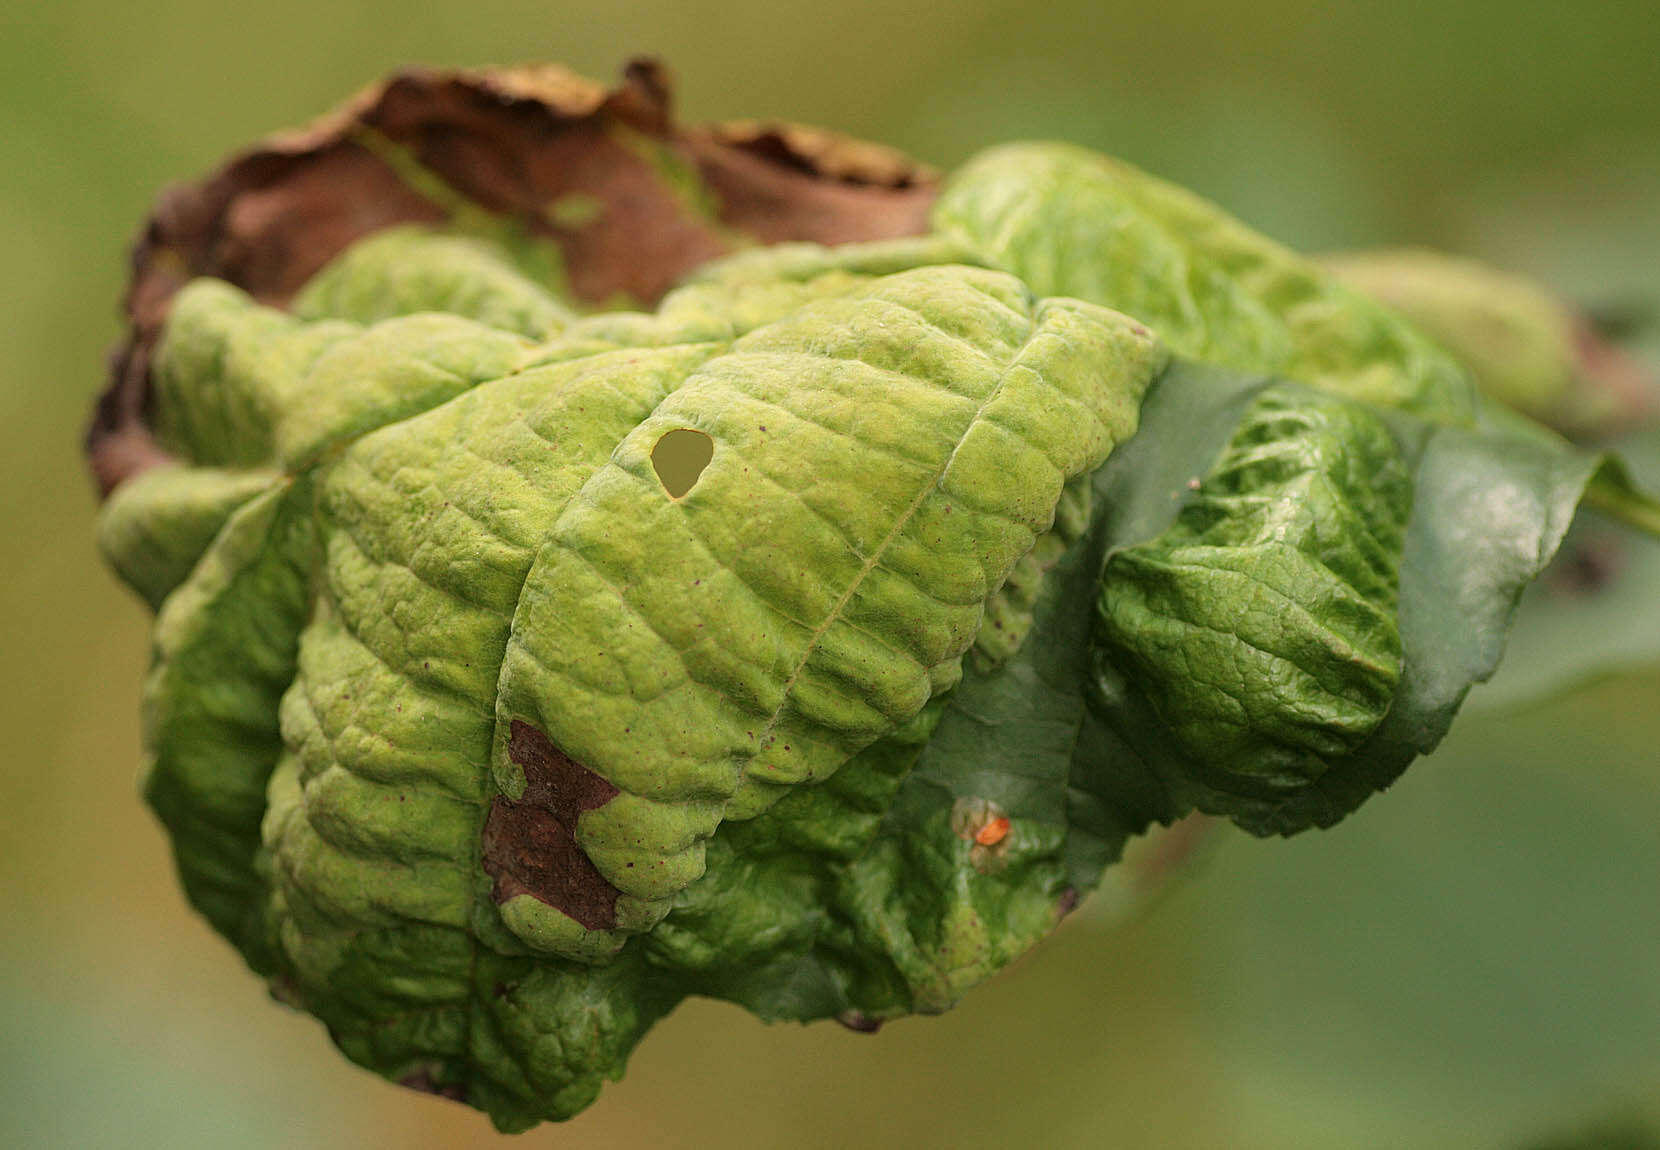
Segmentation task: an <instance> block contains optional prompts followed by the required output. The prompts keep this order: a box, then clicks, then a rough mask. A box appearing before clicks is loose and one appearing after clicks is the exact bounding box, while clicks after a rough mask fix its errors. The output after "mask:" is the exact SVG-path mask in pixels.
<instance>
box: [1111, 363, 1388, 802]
mask: <svg viewBox="0 0 1660 1150" xmlns="http://www.w3.org/2000/svg"><path fill="white" fill-rule="evenodd" d="M1411 505H1412V488H1411V484H1410V482H1409V479H1408V476H1407V473H1406V469H1405V466H1404V465H1403V462H1402V459H1401V454H1400V450H1399V448H1398V447H1397V446H1396V444H1395V441H1394V440H1393V439H1392V438H1391V437H1390V434H1389V431H1388V429H1387V428H1386V427H1385V426H1384V424H1383V422H1382V421H1381V420H1380V419H1379V418H1378V417H1377V416H1376V415H1373V414H1372V413H1371V412H1369V411H1367V410H1365V409H1364V408H1360V407H1356V406H1354V405H1351V404H1345V403H1343V402H1341V401H1339V400H1334V399H1327V398H1324V397H1311V396H1308V395H1306V394H1304V395H1299V394H1297V393H1295V392H1292V391H1275V390H1268V391H1265V392H1263V393H1261V394H1260V395H1258V396H1257V398H1256V399H1255V401H1253V402H1252V404H1251V406H1250V407H1249V408H1248V409H1247V410H1246V412H1245V417H1244V419H1243V420H1242V421H1241V423H1240V425H1239V427H1238V429H1237V430H1236V431H1235V432H1234V436H1233V439H1232V440H1231V441H1230V442H1229V444H1228V447H1227V449H1226V450H1225V451H1224V452H1223V454H1222V457H1221V458H1220V459H1219V460H1218V461H1217V463H1216V465H1215V466H1214V467H1212V468H1211V470H1210V472H1209V473H1208V474H1207V475H1206V476H1205V477H1204V478H1203V479H1202V480H1200V481H1199V484H1198V487H1197V488H1196V489H1195V490H1194V492H1193V495H1192V497H1191V498H1190V499H1189V500H1188V502H1187V503H1186V505H1185V506H1184V507H1183V508H1182V511H1181V514H1180V515H1179V516H1178V517H1177V519H1176V522H1175V523H1174V524H1172V525H1171V527H1170V528H1169V529H1167V530H1166V531H1165V532H1163V533H1162V534H1161V535H1159V536H1158V537H1157V538H1155V539H1152V540H1149V541H1147V542H1145V543H1139V544H1136V545H1134V546H1130V547H1125V548H1122V549H1120V550H1117V551H1115V552H1114V553H1113V554H1112V556H1111V557H1110V558H1109V559H1108V560H1107V564H1106V568H1105V570H1104V571H1103V572H1102V575H1101V584H1102V591H1101V604H1100V635H1101V643H1102V647H1103V658H1104V659H1105V660H1106V661H1107V662H1109V663H1111V664H1112V666H1113V667H1114V668H1115V670H1116V671H1117V672H1118V673H1120V674H1122V675H1124V676H1125V677H1126V678H1128V679H1130V680H1133V681H1134V682H1135V683H1136V685H1137V686H1138V687H1139V689H1140V690H1141V691H1142V692H1144V693H1145V694H1146V696H1147V698H1148V700H1149V702H1150V703H1151V704H1152V706H1153V708H1154V710H1156V711H1157V712H1158V714H1159V715H1160V717H1161V718H1162V719H1163V720H1164V722H1165V724H1166V725H1167V726H1168V727H1169V729H1170V732H1171V736H1172V738H1173V739H1174V741H1175V742H1176V743H1177V744H1178V745H1179V746H1180V747H1181V748H1182V750H1183V752H1184V753H1185V754H1186V755H1187V756H1188V757H1189V758H1191V759H1192V760H1194V761H1195V762H1198V763H1202V764H1204V765H1205V766H1206V767H1207V768H1208V769H1209V770H1210V771H1211V772H1212V773H1213V777H1215V778H1216V779H1217V780H1218V783H1217V785H1219V786H1221V787H1223V788H1224V789H1226V788H1227V787H1228V782H1229V781H1232V780H1237V781H1238V782H1240V783H1244V784H1246V785H1248V786H1255V787H1262V788H1268V789H1278V788H1284V789H1296V788H1298V787H1301V786H1303V785H1304V784H1306V783H1308V782H1310V781H1311V780H1313V779H1317V778H1319V777H1320V776H1321V775H1322V774H1324V773H1325V770H1326V768H1327V766H1328V765H1329V763H1330V762H1331V761H1333V760H1335V759H1337V758H1340V757H1342V756H1343V755H1345V754H1347V753H1349V752H1351V751H1353V750H1354V749H1355V748H1356V747H1358V746H1359V745H1360V744H1361V743H1362V742H1363V741H1364V740H1365V739H1366V737H1367V736H1368V735H1370V734H1371V733H1372V731H1373V730H1375V729H1376V728H1377V725H1378V723H1379V722H1380V721H1381V720H1382V719H1383V716H1384V714H1385V712H1387V711H1388V710H1389V707H1390V704H1391V702H1392V701H1393V699H1394V695H1395V690H1396V687H1397V686H1398V685H1399V682H1400V676H1401V640H1400V632H1399V630H1398V628H1397V626H1396V622H1395V619H1396V599H1397V589H1398V584H1399V578H1400V574H1399V567H1400V560H1401V544H1402V537H1403V535H1404V534H1405V527H1406V521H1407V516H1408V513H1409V512H1410V510H1411Z"/></svg>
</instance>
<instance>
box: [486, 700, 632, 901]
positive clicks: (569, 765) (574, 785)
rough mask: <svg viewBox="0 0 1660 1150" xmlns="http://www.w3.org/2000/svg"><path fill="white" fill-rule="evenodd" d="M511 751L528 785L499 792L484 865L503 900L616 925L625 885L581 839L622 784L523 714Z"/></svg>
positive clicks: (488, 827)
mask: <svg viewBox="0 0 1660 1150" xmlns="http://www.w3.org/2000/svg"><path fill="white" fill-rule="evenodd" d="M507 756H508V758H510V759H512V760H513V761H514V762H515V763H517V764H518V765H519V766H520V767H521V768H523V769H524V773H525V789H524V793H523V794H522V795H520V796H519V798H518V799H516V800H515V799H510V798H508V797H507V796H505V795H497V796H496V798H495V801H494V802H493V803H491V804H490V817H489V818H488V819H486V820H485V823H484V835H483V851H484V870H485V873H486V874H488V875H489V876H490V877H491V878H492V879H494V880H495V885H494V887H493V889H492V892H491V893H492V896H493V897H494V898H495V900H496V903H497V904H498V905H499V904H501V903H504V902H506V901H507V900H508V899H511V898H516V897H518V896H519V895H521V894H528V895H530V896H531V897H532V898H534V899H536V900H537V901H539V902H543V903H546V904H547V905H548V906H551V907H553V908H554V909H555V910H558V911H561V912H563V913H564V914H566V915H569V916H570V917H571V918H572V919H574V920H575V921H577V922H579V923H581V924H582V925H583V926H585V927H587V928H588V929H589V930H610V929H612V928H614V927H615V926H616V925H617V893H618V892H617V888H616V887H614V886H612V885H611V884H610V883H609V882H607V881H606V880H605V876H604V875H602V874H600V873H599V869H598V868H597V867H595V866H594V864H593V862H592V861H591V860H590V859H589V858H588V856H587V855H586V854H584V853H583V850H582V848H581V847H580V846H579V845H578V844H577V841H576V823H577V819H579V818H581V817H582V812H583V811H591V810H593V809H594V808H596V807H602V806H604V805H605V804H606V803H608V802H610V801H611V800H612V799H613V798H615V797H616V795H617V788H616V787H614V786H612V785H611V784H610V783H608V782H606V781H605V780H604V779H602V778H600V776H599V775H597V774H595V773H594V772H593V771H591V770H589V769H588V768H587V767H585V766H583V765H582V764H581V763H579V762H577V761H576V760H575V759H573V758H571V757H570V756H569V755H567V754H566V753H565V752H564V751H562V750H560V749H559V748H558V747H556V746H554V744H553V740H551V739H549V738H548V737H547V735H546V734H544V733H543V732H541V731H539V730H537V729H536V728H535V727H533V726H531V725H530V724H529V723H526V722H524V721H523V720H521V719H514V720H513V725H512V728H511V729H510V732H509V737H508V743H507Z"/></svg>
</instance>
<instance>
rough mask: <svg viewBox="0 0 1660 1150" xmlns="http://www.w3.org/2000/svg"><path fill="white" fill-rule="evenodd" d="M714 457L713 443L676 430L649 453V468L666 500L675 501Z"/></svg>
mask: <svg viewBox="0 0 1660 1150" xmlns="http://www.w3.org/2000/svg"><path fill="white" fill-rule="evenodd" d="M714 457H715V441H714V440H713V439H710V438H709V437H708V436H707V435H705V434H703V432H701V431H693V430H692V429H691V428H689V427H677V428H675V429H674V430H673V431H670V432H667V433H665V434H664V436H663V438H661V439H659V440H658V441H657V445H656V446H655V447H653V448H652V449H651V466H652V467H653V468H654V469H655V470H656V472H657V480H658V482H659V483H661V484H662V485H663V490H664V491H667V492H668V493H669V498H670V499H679V498H680V497H681V496H682V495H684V494H686V492H688V491H690V490H691V489H692V487H693V485H694V484H696V483H697V477H698V476H700V475H702V474H703V469H704V468H705V467H708V466H709V461H710V460H711V459H713V458H714Z"/></svg>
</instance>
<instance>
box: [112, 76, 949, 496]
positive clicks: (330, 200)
mask: <svg viewBox="0 0 1660 1150" xmlns="http://www.w3.org/2000/svg"><path fill="white" fill-rule="evenodd" d="M399 157H404V158H406V159H407V160H412V161H414V164H415V165H416V166H417V167H418V169H421V170H422V172H421V173H420V174H419V177H420V178H411V172H410V171H409V170H408V166H407V164H405V163H401V162H400V160H399ZM428 181H430V183H429V182H428ZM936 186H937V181H936V177H935V175H934V173H933V172H931V171H929V170H928V169H925V168H923V167H921V166H919V165H917V164H916V163H914V162H912V161H910V160H908V159H907V158H905V157H904V156H902V155H900V154H899V153H897V152H894V151H892V150H890V149H887V148H882V147H878V146H876V145H873V144H865V143H862V142H860V141H856V140H851V139H848V138H847V137H844V136H840V135H837V134H835V133H832V132H826V131H821V130H817V129H809V128H801V127H796V126H793V125H787V124H771V123H768V124H731V125H724V126H716V127H706V128H690V129H687V128H681V127H678V126H677V125H676V124H675V123H674V120H673V116H672V105H671V100H670V90H669V78H668V74H667V72H666V71H665V69H664V68H663V67H662V66H661V65H660V64H658V63H656V62H655V61H652V60H636V61H634V62H632V63H630V64H629V65H628V67H627V69H626V70H625V72H624V77H623V82H622V84H621V85H620V86H619V87H618V88H616V89H615V90H612V91H606V90H605V89H604V88H602V87H601V86H599V85H597V84H594V83H592V82H590V81H588V80H585V79H583V78H581V77H579V76H576V75H574V74H572V73H570V72H568V71H566V70H564V69H563V68H559V67H556V66H552V65H533V66H526V67H520V68H511V69H506V70H502V71H492V72H438V71H428V70H410V71H405V72H400V73H398V74H397V75H394V76H393V77H391V78H390V79H388V80H386V81H385V82H383V83H381V84H379V85H377V86H375V87H373V88H370V89H368V90H366V91H364V92H362V93H360V94H359V95H358V96H356V97H354V98H353V99H352V100H350V101H348V102H347V103H346V104H345V105H344V106H342V107H341V108H339V109H337V110H336V111H334V112H332V113H330V114H328V115H327V116H324V117H323V118H321V119H319V120H317V121H316V122H314V123H313V124H311V125H309V126H308V127H305V128H303V129H300V130H297V131H293V132H286V133H282V134H279V135H276V136H272V137H270V138H269V139H267V140H265V141H263V142H261V143H259V144H256V145H255V146H254V147H253V148H251V149H249V150H247V151H245V152H242V153H241V154H239V155H237V156H234V157H232V158H231V159H230V160H229V161H228V162H227V163H226V164H225V165H224V166H223V167H221V168H220V169H219V170H218V171H216V172H214V173H213V174H211V175H210V176H208V177H207V178H206V179H204V180H202V181H199V182H197V183H193V184H185V185H180V186H177V187H174V188H171V189H169V190H168V191H166V192H165V193H164V194H163V195H162V196H161V198H160V200H159V201H158V202H157V204H156V208H155V211H154V213H153V214H152V215H151V217H150V219H149V221H148V222H147V223H146V224H145V227H144V229H143V231H142V232H141V234H140V236H139V238H138V241H137V243H136V245H135V247H134V250H133V256H132V265H133V272H132V280H131V283H130V285H129V287H128V290H127V297H126V304H125V310H126V315H127V318H128V321H129V324H130V327H129V333H128V337H127V339H126V341H125V342H124V343H123V344H122V346H121V347H120V348H118V349H117V350H116V352H115V354H114V356H113V358H112V361H111V366H110V376H109V384H108V388H107V390H106V391H105V392H104V394H103V395H102V397H101V398H100V399H99V402H98V406H97V409H96V411H95V413H94V416H93V421H92V426H91V428H90V430H89V432H88V436H87V453H88V457H89V460H90V462H91V466H92V470H93V474H94V476H95V477H96V479H97V481H98V486H99V489H100V490H101V491H102V492H103V493H104V494H108V493H109V492H110V491H111V490H113V489H114V488H115V486H116V485H117V484H119V483H120V482H121V481H122V480H123V479H125V478H127V477H128V476H130V475H133V474H135V473H137V472H138V471H142V470H144V469H146V468H147V467H150V466H154V465H155V464H156V463H157V462H162V461H165V460H166V458H167V457H166V455H165V454H164V453H163V452H162V451H161V450H160V449H159V448H158V447H157V446H156V445H155V443H154V440H153V439H152V438H151V436H150V434H149V429H148V423H147V411H146V408H147V404H148V402H149V390H150V380H149V374H150V355H151V350H152V348H153V346H154V344H155V341H156V339H157V337H158V336H159V334H160V332H161V329H162V325H163V324H164V323H165V322H166V319H167V314H168V309H169V307H170V306H171V302H172V298H173V295H174V294H175V293H176V292H177V291H178V290H179V288H181V287H182V286H183V285H184V284H185V283H186V282H188V281H189V280H191V279H193V278H195V277H198V276H215V277H218V278H220V279H224V280H228V281H229V282H231V283H233V284H235V285H237V286H238V287H240V288H243V289H244V290H246V291H248V292H249V293H250V294H252V295H253V296H255V297H256V298H257V299H259V300H261V301H262V302H264V303H267V304H270V305H273V306H278V307H280V306H284V305H285V304H286V303H287V302H288V301H289V299H291V298H292V296H293V295H294V293H295V292H296V291H297V290H298V289H299V288H300V286H301V285H303V284H304V283H305V281H306V280H307V279H309V278H310V277H311V276H312V275H313V274H314V273H315V272H316V271H317V270H318V269H319V268H321V267H322V266H323V265H324V264H325V263H327V262H328V261H329V260H330V259H331V258H333V256H335V255H336V254H337V253H338V252H340V251H341V250H342V249H343V248H345V247H346V246H348V245H349V244H350V243H352V242H353V241H354V240H356V239H358V238H360V237H362V236H365V235H367V234H369V233H371V232H374V231H378V230H380V229H382V228H386V227H389V226H391V225H394V224H400V223H409V222H426V223H436V222H440V221H442V220H444V219H446V218H449V217H450V216H451V214H452V212H453V211H454V209H455V204H454V203H453V202H448V201H449V200H451V199H454V198H457V197H458V198H459V200H460V201H462V202H464V203H465V204H467V205H470V206H471V208H474V209H479V208H481V209H483V210H484V211H487V212H489V213H491V214H493V215H495V216H498V217H502V218H504V219H508V220H511V221H513V222H514V223H516V224H517V225H518V226H520V227H522V228H524V229H525V230H526V231H527V232H529V233H530V234H532V235H537V236H543V237H546V238H548V239H550V240H552V241H553V242H554V243H555V244H556V245H557V246H558V248H559V250H560V252H561V254H562V256H563V261H564V267H565V272H566V276H567V283H568V286H569V289H570V291H571V292H572V294H573V295H575V296H576V297H577V299H578V300H580V301H586V302H590V303H595V304H599V303H604V302H607V301H613V300H616V299H617V298H619V297H626V298H629V299H631V300H634V301H638V302H640V303H645V304H650V303H653V302H655V301H656V300H657V298H658V297H660V296H661V295H662V294H663V292H664V291H666V290H667V289H668V288H669V287H670V286H671V285H672V284H673V283H674V282H675V281H676V280H678V279H679V278H680V277H681V276H683V275H684V274H685V273H686V272H688V271H690V270H691V269H693V268H695V267H697V266H698V265H699V264H702V263H704V262H705V261H707V260H709V259H712V258H714V257H716V256H719V255H721V254H724V253H725V252H728V251H730V250H732V249H733V248H734V247H736V246H739V245H741V244H744V243H747V242H755V241H759V242H761V243H769V244H770V243H779V242H783V241H787V240H812V241H816V242H819V243H826V244H835V243H848V242H852V241H856V240H872V239H884V238H889V237H894V236H903V235H913V234H917V233H919V232H921V231H923V230H925V228H926V226H927V213H928V208H929V205H930V204H931V203H932V201H933V198H934V195H935V192H936ZM577 202H580V203H582V204H583V205H585V207H586V210H585V211H583V212H581V213H579V214H578V215H577V216H575V217H573V216H572V215H571V214H568V213H561V212H559V211H558V210H557V205H561V204H571V203H577Z"/></svg>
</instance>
